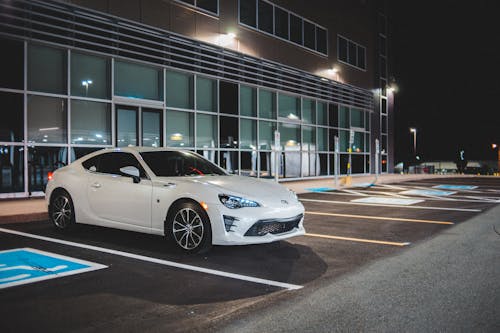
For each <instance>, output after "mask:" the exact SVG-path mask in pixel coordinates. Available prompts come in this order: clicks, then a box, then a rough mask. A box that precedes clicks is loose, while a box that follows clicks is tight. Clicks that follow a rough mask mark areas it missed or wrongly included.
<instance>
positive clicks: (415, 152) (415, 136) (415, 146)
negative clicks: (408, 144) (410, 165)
mask: <svg viewBox="0 0 500 333" xmlns="http://www.w3.org/2000/svg"><path fill="white" fill-rule="evenodd" d="M410 133H413V153H414V154H415V156H417V129H416V128H415V127H412V128H410Z"/></svg>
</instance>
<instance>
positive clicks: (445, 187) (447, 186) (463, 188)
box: [432, 184, 477, 190]
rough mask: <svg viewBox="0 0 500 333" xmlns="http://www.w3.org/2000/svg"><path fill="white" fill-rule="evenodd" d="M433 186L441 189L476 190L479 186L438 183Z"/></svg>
mask: <svg viewBox="0 0 500 333" xmlns="http://www.w3.org/2000/svg"><path fill="white" fill-rule="evenodd" d="M432 188H438V189H441V190H474V189H476V188H477V186H473V185H444V184H443V185H436V186H433V187H432Z"/></svg>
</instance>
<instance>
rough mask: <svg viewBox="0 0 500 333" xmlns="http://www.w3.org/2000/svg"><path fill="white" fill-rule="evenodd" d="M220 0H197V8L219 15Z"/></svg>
mask: <svg viewBox="0 0 500 333" xmlns="http://www.w3.org/2000/svg"><path fill="white" fill-rule="evenodd" d="M218 4H219V1H218V0H196V6H197V7H199V8H201V9H205V10H206V11H209V12H211V13H214V14H218V13H219V8H218Z"/></svg>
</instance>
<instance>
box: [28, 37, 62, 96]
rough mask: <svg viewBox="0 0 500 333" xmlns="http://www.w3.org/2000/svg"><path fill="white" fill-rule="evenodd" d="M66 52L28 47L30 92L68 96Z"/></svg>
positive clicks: (39, 46)
mask: <svg viewBox="0 0 500 333" xmlns="http://www.w3.org/2000/svg"><path fill="white" fill-rule="evenodd" d="M66 67H67V66H66V50H60V49H55V48H51V47H46V46H41V45H33V44H30V45H29V46H28V90H34V91H43V92H47V93H53V94H66V90H67V86H66Z"/></svg>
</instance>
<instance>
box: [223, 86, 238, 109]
mask: <svg viewBox="0 0 500 333" xmlns="http://www.w3.org/2000/svg"><path fill="white" fill-rule="evenodd" d="M219 89H220V97H219V101H220V112H221V113H228V114H235V115H237V114H238V85H237V84H235V83H231V82H226V81H220V82H219Z"/></svg>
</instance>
